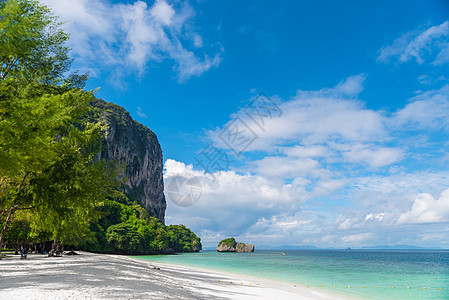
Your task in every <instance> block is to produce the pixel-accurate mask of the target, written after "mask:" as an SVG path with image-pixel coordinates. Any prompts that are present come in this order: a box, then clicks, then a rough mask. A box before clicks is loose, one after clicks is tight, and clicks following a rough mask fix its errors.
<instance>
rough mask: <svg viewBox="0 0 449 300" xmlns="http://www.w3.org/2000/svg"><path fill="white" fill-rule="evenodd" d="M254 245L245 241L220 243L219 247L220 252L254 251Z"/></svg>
mask: <svg viewBox="0 0 449 300" xmlns="http://www.w3.org/2000/svg"><path fill="white" fill-rule="evenodd" d="M254 248H255V247H254V245H252V244H245V243H236V242H234V243H232V245H226V244H224V243H220V244H219V245H218V247H217V251H218V252H254Z"/></svg>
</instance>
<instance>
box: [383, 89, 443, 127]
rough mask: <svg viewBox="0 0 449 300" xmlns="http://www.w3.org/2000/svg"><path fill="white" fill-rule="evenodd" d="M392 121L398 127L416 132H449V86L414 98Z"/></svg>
mask: <svg viewBox="0 0 449 300" xmlns="http://www.w3.org/2000/svg"><path fill="white" fill-rule="evenodd" d="M392 121H393V124H394V125H396V126H400V127H402V128H404V127H407V128H408V129H410V128H411V129H414V130H416V129H427V130H428V129H432V130H439V129H445V130H449V85H444V86H443V87H441V88H440V89H438V90H430V91H426V92H423V93H421V94H419V95H417V96H415V97H413V98H412V99H410V103H409V104H407V105H406V106H405V107H404V108H403V109H400V110H399V111H397V113H396V114H395V115H394V116H393V119H392Z"/></svg>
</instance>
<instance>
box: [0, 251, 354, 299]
mask: <svg viewBox="0 0 449 300" xmlns="http://www.w3.org/2000/svg"><path fill="white" fill-rule="evenodd" d="M79 253H80V255H76V256H67V255H65V256H63V257H47V256H44V255H40V254H30V255H28V258H27V259H26V260H20V255H11V256H8V258H4V259H2V260H0V299H8V300H12V299H347V298H346V297H344V298H343V297H339V296H335V295H331V294H329V293H327V292H325V291H323V290H320V289H319V288H307V287H304V286H293V285H291V284H282V283H280V282H275V281H268V280H261V279H257V278H250V277H247V276H241V275H232V274H226V273H221V272H211V271H209V270H204V269H197V268H190V267H180V266H175V265H168V264H161V263H153V262H148V261H143V260H137V259H134V258H130V257H127V256H119V255H100V254H93V253H86V252H79Z"/></svg>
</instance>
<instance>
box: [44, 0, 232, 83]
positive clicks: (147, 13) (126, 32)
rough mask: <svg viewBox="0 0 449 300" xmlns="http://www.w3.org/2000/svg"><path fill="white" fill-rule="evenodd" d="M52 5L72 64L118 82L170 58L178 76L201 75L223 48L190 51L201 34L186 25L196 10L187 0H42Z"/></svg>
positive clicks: (199, 43) (199, 41)
mask: <svg viewBox="0 0 449 300" xmlns="http://www.w3.org/2000/svg"><path fill="white" fill-rule="evenodd" d="M41 2H43V3H44V4H47V5H48V6H49V7H51V8H52V9H53V11H54V12H55V14H56V15H58V16H60V18H61V20H63V21H66V22H67V23H66V24H65V28H66V30H67V31H68V32H69V33H70V34H71V39H70V41H69V43H70V46H71V47H72V54H73V55H74V56H75V57H76V58H77V60H76V63H77V65H79V66H82V68H83V71H85V70H89V71H91V73H93V75H96V74H98V73H100V72H105V73H106V72H108V73H112V74H113V75H111V77H112V79H113V80H116V81H119V80H120V76H121V75H122V74H125V73H137V74H138V75H139V76H142V75H143V74H144V73H145V72H146V71H147V69H148V66H149V64H150V63H152V62H156V63H157V62H160V61H162V60H170V61H172V62H173V69H174V70H175V71H176V72H177V73H178V79H179V80H180V81H184V80H187V79H189V78H190V77H192V76H199V75H201V74H203V73H204V72H206V71H208V70H209V69H211V68H214V67H217V66H218V65H219V64H220V61H221V55H222V53H223V49H218V51H215V53H213V54H212V57H211V55H210V54H207V53H203V54H202V55H200V54H198V53H194V52H192V50H189V49H188V45H194V49H198V48H201V47H202V46H203V40H202V38H201V36H200V35H199V34H198V33H196V32H195V31H194V30H193V29H192V28H193V27H192V26H190V24H191V22H192V19H193V16H194V14H195V12H194V10H193V8H192V7H191V6H190V5H188V4H187V3H182V4H179V3H178V2H174V3H173V4H170V3H168V2H167V1H165V0H158V1H156V2H155V3H154V4H153V5H152V6H150V7H148V5H147V3H146V2H143V1H135V2H132V3H129V4H121V3H119V4H112V3H111V2H109V1H106V0H93V1H86V0H41Z"/></svg>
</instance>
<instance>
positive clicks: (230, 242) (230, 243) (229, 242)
mask: <svg viewBox="0 0 449 300" xmlns="http://www.w3.org/2000/svg"><path fill="white" fill-rule="evenodd" d="M235 244H236V242H235V238H233V237H231V238H228V239H224V240H221V241H220V242H219V243H218V246H220V245H226V246H229V247H234V245H235Z"/></svg>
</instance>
